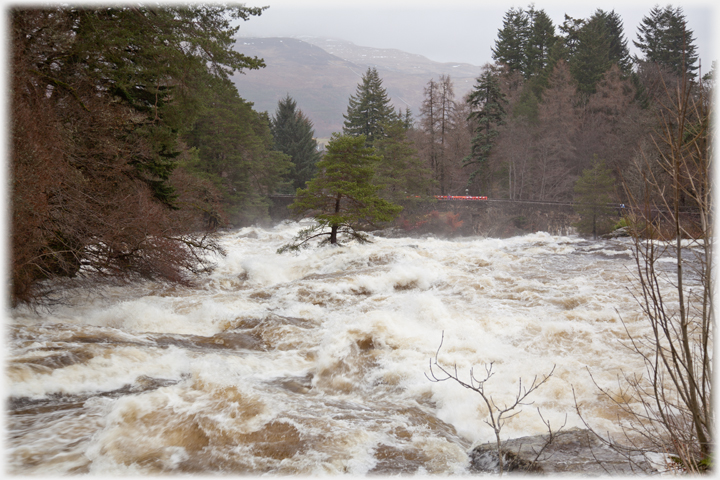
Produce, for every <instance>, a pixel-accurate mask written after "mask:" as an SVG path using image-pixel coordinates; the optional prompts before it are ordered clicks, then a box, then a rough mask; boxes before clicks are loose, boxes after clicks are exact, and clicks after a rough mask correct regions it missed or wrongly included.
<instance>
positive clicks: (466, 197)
mask: <svg viewBox="0 0 720 480" xmlns="http://www.w3.org/2000/svg"><path fill="white" fill-rule="evenodd" d="M435 198H437V199H438V200H487V197H475V196H472V195H435Z"/></svg>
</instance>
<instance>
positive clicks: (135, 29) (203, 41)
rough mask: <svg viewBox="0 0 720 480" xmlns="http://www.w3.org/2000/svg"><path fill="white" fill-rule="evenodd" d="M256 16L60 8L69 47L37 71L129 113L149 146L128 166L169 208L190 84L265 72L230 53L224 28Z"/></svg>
mask: <svg viewBox="0 0 720 480" xmlns="http://www.w3.org/2000/svg"><path fill="white" fill-rule="evenodd" d="M261 12H262V9H261V8H245V7H242V6H239V7H225V6H220V5H188V6H163V7H157V6H154V7H153V6H151V7H148V6H142V5H139V6H137V7H130V6H118V7H108V8H97V9H90V8H82V7H80V8H67V9H63V10H62V11H59V12H58V14H59V15H60V16H67V17H68V24H67V26H68V31H67V32H65V34H67V35H69V36H71V38H72V39H73V41H72V42H68V43H67V44H66V45H67V46H68V47H69V48H68V50H67V51H66V52H57V54H58V58H55V59H50V58H48V59H47V61H46V62H45V65H44V67H45V70H42V71H40V72H39V73H40V74H41V75H42V76H43V77H44V78H45V79H46V80H51V83H52V80H55V79H56V78H57V77H58V76H60V77H63V76H78V75H80V76H83V77H86V78H87V80H88V81H89V82H90V83H93V84H94V85H95V86H96V87H97V88H100V89H102V90H104V91H106V92H108V93H109V94H111V95H113V96H114V97H115V98H116V99H117V100H118V101H120V102H122V103H125V104H127V105H128V106H130V107H131V108H133V109H134V110H136V111H137V112H138V115H139V116H138V119H137V121H136V122H135V125H133V126H132V130H131V132H132V134H133V135H139V136H141V137H143V138H144V139H145V140H146V142H147V144H148V146H149V147H150V148H147V149H144V150H136V151H134V152H133V153H132V154H131V155H132V158H131V161H130V164H131V165H133V166H134V167H135V172H136V175H137V176H138V178H141V179H142V180H144V181H145V182H146V183H147V184H148V185H149V186H150V187H151V189H152V191H153V192H154V194H155V196H156V198H158V199H159V200H160V201H162V202H164V203H166V204H168V205H172V202H173V200H174V199H175V196H174V195H173V189H172V187H171V186H170V185H169V184H168V183H167V181H168V179H169V177H170V175H171V173H172V170H173V169H174V167H175V165H176V164H177V156H178V155H179V153H180V147H179V146H178V145H177V140H178V135H179V134H180V133H181V132H182V131H183V129H185V128H187V127H188V126H189V125H190V123H191V121H192V119H193V115H194V114H195V113H196V108H197V106H198V104H197V100H196V99H197V96H195V94H194V92H195V91H196V90H198V89H201V87H200V85H198V83H197V82H198V80H200V81H202V77H203V76H204V75H208V74H209V75H211V76H213V77H216V78H224V79H227V78H228V77H229V74H230V73H232V72H233V71H234V70H239V69H242V68H251V69H253V68H259V67H262V66H264V64H263V62H262V60H259V59H257V58H250V57H247V56H244V55H242V54H240V53H239V52H236V51H235V50H233V48H232V47H233V45H234V38H233V37H234V35H235V33H236V32H237V30H238V28H239V27H238V26H231V22H233V21H234V20H237V19H247V18H249V17H250V16H251V15H259V14H260V13H261ZM58 60H59V61H58ZM58 65H59V66H60V68H59V69H58Z"/></svg>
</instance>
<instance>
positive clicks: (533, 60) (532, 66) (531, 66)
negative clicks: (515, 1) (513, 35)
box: [525, 7, 557, 78]
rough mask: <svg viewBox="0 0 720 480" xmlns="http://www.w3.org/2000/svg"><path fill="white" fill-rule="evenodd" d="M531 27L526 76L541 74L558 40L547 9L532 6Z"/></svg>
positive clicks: (527, 48) (526, 53) (530, 11)
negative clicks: (537, 8) (536, 8)
mask: <svg viewBox="0 0 720 480" xmlns="http://www.w3.org/2000/svg"><path fill="white" fill-rule="evenodd" d="M528 17H529V18H530V22H531V25H530V28H529V35H528V40H527V45H526V48H525V56H526V61H525V64H526V65H525V78H532V77H536V76H538V75H540V74H541V73H542V72H543V71H544V70H545V69H546V68H547V67H548V65H549V61H550V50H551V49H552V47H553V45H554V44H555V42H556V41H557V37H556V36H555V26H554V25H553V23H552V20H551V19H550V17H548V15H547V14H546V13H545V10H535V8H534V7H530V10H529V12H528Z"/></svg>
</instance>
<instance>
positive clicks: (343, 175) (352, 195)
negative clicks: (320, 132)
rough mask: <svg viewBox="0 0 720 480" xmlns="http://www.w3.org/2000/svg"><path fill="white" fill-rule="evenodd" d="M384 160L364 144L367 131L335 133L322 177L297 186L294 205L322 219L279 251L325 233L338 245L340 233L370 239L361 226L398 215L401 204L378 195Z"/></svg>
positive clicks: (320, 170) (322, 163) (321, 165)
mask: <svg viewBox="0 0 720 480" xmlns="http://www.w3.org/2000/svg"><path fill="white" fill-rule="evenodd" d="M379 162H380V157H378V156H377V155H375V151H374V149H373V148H370V147H367V146H365V137H364V136H362V135H360V136H357V137H355V136H349V135H338V134H333V137H332V139H331V140H330V142H329V143H328V145H327V152H326V153H325V156H324V157H323V159H322V160H321V161H320V162H319V163H318V165H317V168H318V174H317V176H316V177H315V178H313V179H312V180H311V181H310V182H309V183H308V186H307V188H306V189H298V191H297V195H296V199H295V202H294V203H293V204H292V205H291V206H290V209H291V210H293V211H294V212H295V213H296V214H298V215H310V216H313V217H314V218H315V220H316V222H317V223H316V224H315V225H314V226H312V227H309V228H307V229H305V230H302V231H301V232H300V233H299V234H298V236H297V237H296V238H295V241H294V243H292V244H289V245H285V246H284V247H282V248H281V249H279V250H278V252H279V253H282V252H284V251H287V250H297V249H299V248H301V247H303V246H307V245H308V242H310V241H311V240H312V239H314V238H319V237H326V238H325V239H324V240H323V241H322V242H321V244H325V243H330V244H336V243H338V240H339V239H340V238H341V237H345V238H347V239H348V240H351V239H355V240H358V241H360V242H365V241H367V238H366V235H364V234H363V233H362V232H360V231H359V230H358V229H359V228H360V227H362V226H366V225H370V226H376V223H377V222H389V221H391V220H393V219H394V218H395V217H396V216H397V215H398V214H399V213H400V212H401V211H402V207H400V206H398V205H395V204H393V203H391V202H388V201H387V200H383V199H382V198H380V197H379V196H378V190H380V187H379V186H377V185H375V184H373V176H374V173H375V168H376V166H377V164H378V163H379Z"/></svg>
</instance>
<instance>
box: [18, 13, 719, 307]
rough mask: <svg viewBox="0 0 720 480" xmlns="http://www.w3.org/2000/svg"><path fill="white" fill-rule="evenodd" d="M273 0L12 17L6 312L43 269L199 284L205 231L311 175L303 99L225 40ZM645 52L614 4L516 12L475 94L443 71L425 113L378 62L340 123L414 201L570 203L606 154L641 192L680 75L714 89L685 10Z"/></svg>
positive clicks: (654, 31) (48, 273) (212, 246)
mask: <svg viewBox="0 0 720 480" xmlns="http://www.w3.org/2000/svg"><path fill="white" fill-rule="evenodd" d="M262 11H263V8H251V7H244V6H238V7H230V6H223V5H213V4H209V5H197V6H190V5H187V6H186V5H182V6H180V5H178V6H153V7H150V6H144V5H137V6H130V5H128V6H105V7H92V8H91V7H84V6H61V5H58V6H52V7H41V8H21V7H15V8H13V9H11V10H10V11H9V13H10V37H11V51H10V53H11V62H12V65H11V66H12V77H11V102H12V103H11V110H10V111H11V161H10V173H11V176H12V183H11V190H10V199H11V203H12V217H11V227H12V233H11V235H12V238H11V245H12V248H11V265H10V268H11V272H10V277H11V285H12V287H11V293H10V296H11V300H12V303H13V304H17V303H19V302H33V301H37V300H38V299H43V298H44V299H46V300H51V299H52V298H54V297H53V290H52V289H53V288H55V287H56V286H58V285H59V283H58V282H57V281H55V282H52V283H48V282H45V281H44V280H47V279H54V280H57V279H61V278H65V277H74V276H78V275H89V274H92V275H96V276H105V277H110V278H120V279H131V278H136V277H142V278H160V279H167V280H171V281H178V282H187V281H190V279H191V278H192V275H193V274H195V273H199V272H201V271H203V270H204V269H206V268H209V267H211V258H212V257H211V256H209V255H208V253H209V252H219V251H220V250H221V249H220V247H219V246H218V245H217V244H216V243H215V242H214V240H213V236H212V235H211V233H212V232H213V231H215V230H216V229H217V228H219V227H224V226H242V225H249V224H252V223H255V222H258V221H263V220H264V219H267V212H268V206H269V202H268V199H267V197H268V195H270V194H273V193H293V192H295V190H296V189H298V188H303V187H305V185H306V184H307V182H308V181H310V180H311V179H312V178H314V176H315V175H316V174H317V173H318V172H317V169H316V165H317V163H318V162H319V161H320V159H321V158H322V150H321V148H320V147H319V146H318V144H317V142H316V141H315V140H314V139H313V134H314V133H313V126H312V123H311V122H310V120H309V119H308V118H307V117H306V116H305V115H304V114H303V113H302V111H301V110H300V109H299V108H298V106H297V104H296V103H295V101H294V100H293V99H292V98H290V97H289V96H287V97H286V98H284V99H283V100H281V101H280V102H279V104H278V108H277V111H276V112H275V114H274V115H273V116H270V115H268V114H267V113H259V112H256V111H255V110H254V109H253V106H252V104H251V103H249V102H247V101H245V100H244V99H242V98H241V97H240V96H239V95H238V93H237V90H236V89H235V87H234V85H233V84H232V82H231V81H230V75H231V74H232V73H233V72H234V71H238V70H243V69H257V68H262V67H264V62H263V60H262V59H259V58H254V57H248V56H245V55H243V54H242V53H239V52H236V51H234V50H233V45H234V38H233V37H234V36H235V34H236V33H237V30H238V28H239V27H237V26H233V25H234V24H236V22H237V21H238V20H248V19H250V18H251V17H252V16H257V15H260V14H261V13H262ZM635 44H636V45H637V47H638V48H639V50H640V51H641V52H642V54H643V57H642V58H631V57H630V55H629V53H628V48H627V40H626V38H625V34H624V32H623V27H622V22H621V20H620V18H619V17H618V16H617V15H616V14H615V13H614V12H609V13H608V12H603V11H601V10H598V11H597V12H596V13H595V14H594V15H593V16H592V17H590V18H589V19H573V18H570V17H566V18H565V21H564V23H563V24H562V25H561V26H558V27H556V26H554V25H553V24H552V22H551V21H550V19H549V18H548V17H547V15H546V14H545V13H544V12H543V11H542V10H535V9H534V8H533V7H530V8H528V9H526V10H523V9H511V10H509V11H508V12H507V13H506V14H505V18H504V22H503V28H502V29H501V30H500V31H499V32H498V37H497V40H496V42H495V45H494V47H493V49H492V52H493V59H494V60H495V63H494V64H492V65H486V66H485V67H484V68H483V73H482V74H481V76H480V77H479V78H478V79H477V83H476V85H475V87H474V89H473V91H472V92H471V93H470V94H469V96H468V97H467V98H463V99H456V98H455V96H454V93H453V85H452V80H451V79H450V77H447V76H443V77H441V78H439V79H437V80H435V79H431V80H430V81H429V82H428V84H427V86H426V88H425V92H424V93H425V101H424V102H423V105H422V108H421V110H420V112H418V117H417V118H413V114H412V112H410V111H409V110H406V111H404V112H396V111H394V110H393V108H392V107H391V106H390V103H389V100H388V97H387V93H386V92H385V90H384V88H383V87H382V80H381V79H380V77H379V75H378V73H377V71H376V70H374V69H369V70H368V71H367V72H366V74H365V76H364V77H363V81H362V82H361V84H360V85H358V89H357V91H356V94H355V95H353V96H352V97H351V98H350V99H349V104H348V110H347V114H346V116H345V127H344V129H343V133H344V134H345V135H349V136H358V135H364V136H365V138H366V143H367V146H369V147H373V148H374V149H375V151H376V152H377V155H378V156H379V157H380V158H381V162H379V163H378V164H377V166H376V167H375V173H374V176H373V182H374V184H375V185H376V186H378V187H380V191H379V193H380V196H381V197H383V198H384V199H386V200H389V201H391V202H395V203H399V204H403V205H410V204H412V203H414V202H422V201H426V200H427V201H432V196H433V195H464V194H466V193H469V194H470V195H487V196H490V197H496V198H510V199H533V200H570V199H572V198H573V196H574V195H576V194H577V191H576V188H575V185H576V183H577V181H578V179H579V178H581V176H582V175H583V172H584V171H589V170H591V169H592V168H593V167H595V166H596V165H598V164H599V163H600V162H603V164H604V165H606V166H607V168H608V169H609V171H610V172H611V174H612V175H613V176H614V180H615V182H613V183H612V189H613V191H612V192H610V193H611V195H610V196H609V197H608V198H613V199H614V198H617V199H618V200H619V201H620V200H622V199H623V198H624V197H623V195H625V194H624V193H623V191H622V190H621V189H619V188H616V187H617V186H618V185H620V183H621V181H623V182H625V183H626V184H627V185H628V186H629V188H631V189H632V188H635V189H641V188H642V178H643V172H642V168H640V167H638V165H640V163H639V162H636V161H635V160H636V159H637V158H640V157H643V156H645V157H648V156H653V155H658V151H657V149H656V146H655V144H654V142H653V140H652V138H651V133H652V132H653V130H654V129H656V128H658V126H660V123H659V120H658V119H659V118H660V117H661V115H662V111H663V109H664V108H665V105H666V103H667V101H668V99H670V100H671V96H670V97H668V92H671V93H672V92H673V91H674V90H673V89H674V88H675V85H677V84H678V82H680V81H681V80H682V79H683V78H685V79H687V80H689V81H691V82H692V85H693V92H694V93H693V94H700V93H703V92H704V93H708V91H709V89H711V87H712V82H711V76H710V75H703V76H702V78H700V76H699V73H700V72H699V65H698V58H697V55H696V54H695V46H694V38H693V34H692V31H691V30H690V29H689V28H688V27H687V25H686V21H685V18H684V15H683V13H682V10H681V9H679V8H672V7H666V8H664V9H660V8H654V9H653V10H651V12H650V13H649V14H648V16H647V17H645V19H644V20H643V23H642V24H641V26H640V28H639V30H638V32H637V40H636V41H635ZM706 98H709V95H707V97H706ZM691 121H697V122H702V121H707V119H706V118H705V119H702V118H693V119H691ZM643 168H644V167H643ZM585 183H587V182H585ZM606 183H607V182H606ZM593 188H595V187H593ZM606 193H607V192H606Z"/></svg>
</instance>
